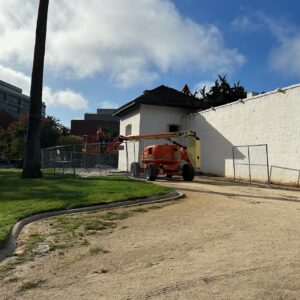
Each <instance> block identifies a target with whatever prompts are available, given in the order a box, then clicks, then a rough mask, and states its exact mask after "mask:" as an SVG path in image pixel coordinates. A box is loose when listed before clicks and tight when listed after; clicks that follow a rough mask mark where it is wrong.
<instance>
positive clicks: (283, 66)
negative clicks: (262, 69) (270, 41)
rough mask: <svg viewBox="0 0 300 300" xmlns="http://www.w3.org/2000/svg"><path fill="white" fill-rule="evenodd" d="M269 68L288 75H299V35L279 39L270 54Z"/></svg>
mask: <svg viewBox="0 0 300 300" xmlns="http://www.w3.org/2000/svg"><path fill="white" fill-rule="evenodd" d="M269 62H270V65H271V68H272V69H273V70H275V71H278V72H283V73H284V74H285V75H289V76H298V77H299V76H300V35H295V36H292V37H286V38H284V39H281V41H280V45H279V46H278V47H277V48H274V49H273V51H272V52H271V55H270V60H269Z"/></svg>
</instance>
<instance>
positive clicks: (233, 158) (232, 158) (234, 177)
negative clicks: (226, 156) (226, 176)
mask: <svg viewBox="0 0 300 300" xmlns="http://www.w3.org/2000/svg"><path fill="white" fill-rule="evenodd" d="M232 163H233V179H234V180H235V161H234V147H232Z"/></svg>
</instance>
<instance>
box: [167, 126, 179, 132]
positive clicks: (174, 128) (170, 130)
mask: <svg viewBox="0 0 300 300" xmlns="http://www.w3.org/2000/svg"><path fill="white" fill-rule="evenodd" d="M177 131H179V125H175V124H171V125H169V132H177Z"/></svg>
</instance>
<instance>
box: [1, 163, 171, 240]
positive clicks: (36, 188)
mask: <svg viewBox="0 0 300 300" xmlns="http://www.w3.org/2000/svg"><path fill="white" fill-rule="evenodd" d="M169 191H170V189H169V188H165V187H161V186H158V185H154V184H151V183H148V182H143V181H134V180H132V179H130V178H126V177H94V178H55V177H54V178H48V177H46V178H41V179H21V178H20V171H19V170H15V169H13V170H12V169H2V170H1V169H0V246H1V245H3V242H4V241H5V240H6V238H7V236H8V234H9V232H10V230H11V228H12V226H13V225H14V224H15V223H16V222H17V221H18V220H20V219H22V218H24V217H27V216H30V215H33V214H36V213H39V212H47V211H53V210H60V209H66V208H75V207H82V206H89V205H95V204H100V203H109V202H115V201H121V200H128V199H137V198H145V197H148V196H152V195H159V194H165V193H167V192H169Z"/></svg>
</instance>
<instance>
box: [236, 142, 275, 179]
mask: <svg viewBox="0 0 300 300" xmlns="http://www.w3.org/2000/svg"><path fill="white" fill-rule="evenodd" d="M232 160H233V175H234V180H236V179H242V180H249V181H250V182H251V181H258V182H268V183H270V169H269V155H268V145H267V144H259V145H242V146H234V147H232Z"/></svg>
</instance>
